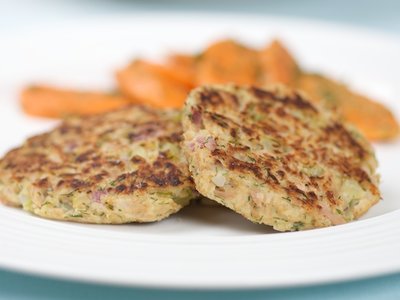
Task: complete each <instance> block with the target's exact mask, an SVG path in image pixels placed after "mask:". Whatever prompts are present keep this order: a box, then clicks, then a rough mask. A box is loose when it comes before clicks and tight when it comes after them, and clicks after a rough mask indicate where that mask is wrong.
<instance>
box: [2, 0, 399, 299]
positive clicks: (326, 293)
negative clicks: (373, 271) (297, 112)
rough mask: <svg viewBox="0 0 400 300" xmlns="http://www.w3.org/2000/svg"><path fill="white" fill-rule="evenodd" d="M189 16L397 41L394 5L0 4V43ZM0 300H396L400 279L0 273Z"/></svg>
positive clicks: (157, 0) (47, 0)
mask: <svg viewBox="0 0 400 300" xmlns="http://www.w3.org/2000/svg"><path fill="white" fill-rule="evenodd" d="M193 10H197V11H205V12H208V11H214V12H216V11H217V12H245V13H253V14H261V15H262V14H265V15H267V14H268V15H278V16H286V17H287V16H289V17H297V18H299V17H300V18H310V19H317V20H327V21H331V22H341V23H348V24H351V25H357V26H363V27H369V28H373V29H379V30H382V31H387V32H392V33H395V34H398V35H400V1H398V0H380V1H376V0H365V1H362V0H355V1H351V0H347V1H346V0H334V1H318V0H298V1H296V0H281V1H278V0H266V1H261V0H247V1H234V0H230V1H228V0H220V1H218V0H196V1H195V0H170V1H168V0H164V1H162V0H149V1H146V0H137V1H133V0H132V1H128V0H114V1H111V0H108V1H107V0H70V1H66V0H16V1H8V0H0V37H1V34H8V33H10V32H11V31H24V30H26V29H28V28H31V27H32V26H38V25H40V24H49V22H52V21H62V20H71V19H74V18H77V17H85V16H88V17H90V16H99V15H106V14H111V13H130V12H138V11H146V12H148V11H181V12H182V11H193ZM0 52H1V45H0ZM399 59H400V53H399ZM0 68H1V66H0ZM0 230H1V229H0ZM2 242H5V241H2ZM0 247H1V242H0ZM399 259H400V253H399ZM0 299H88V300H90V299H149V300H151V299H176V300H179V299H193V300H196V299H219V300H223V299H232V300H235V299H248V300H251V299H277V300H279V299H307V300H308V299H324V300H330V299H363V300H368V299H400V274H394V275H389V276H384V277H379V278H372V279H367V280H360V281H354V282H348V283H339V284H330V285H321V286H316V287H303V288H294V289H275V290H257V291H218V292H211V291H209V292H204V291H202V292H199V291H172V290H151V289H142V288H121V287H109V286H100V285H95V284H84V283H75V282H69V281H62V280H53V279H47V278H41V277H36V276H30V275H24V274H19V273H15V272H10V271H6V270H0Z"/></svg>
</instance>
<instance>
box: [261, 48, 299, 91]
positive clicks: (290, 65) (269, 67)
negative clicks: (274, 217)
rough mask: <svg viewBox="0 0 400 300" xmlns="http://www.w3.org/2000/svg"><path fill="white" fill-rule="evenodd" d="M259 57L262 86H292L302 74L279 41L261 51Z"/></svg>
mask: <svg viewBox="0 0 400 300" xmlns="http://www.w3.org/2000/svg"><path fill="white" fill-rule="evenodd" d="M259 57H260V65H261V70H262V71H261V73H262V74H263V78H262V79H261V82H260V83H261V84H270V83H283V84H292V83H293V82H294V81H295V80H296V78H297V77H298V75H299V73H300V69H299V67H298V66H297V63H296V61H295V59H294V58H293V57H292V56H291V54H290V53H289V51H288V50H287V49H286V48H285V47H284V46H283V45H282V43H281V42H280V41H278V40H275V41H273V42H272V43H271V44H270V45H268V46H267V47H266V48H265V49H263V50H261V51H260V52H259Z"/></svg>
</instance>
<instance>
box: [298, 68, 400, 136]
mask: <svg viewBox="0 0 400 300" xmlns="http://www.w3.org/2000/svg"><path fill="white" fill-rule="evenodd" d="M297 88H299V89H301V90H303V91H305V92H306V93H307V94H308V95H309V96H310V97H311V100H313V101H315V102H319V103H322V104H323V105H324V106H325V107H328V108H331V109H335V110H337V111H338V112H339V113H340V114H341V115H342V116H343V118H344V120H346V121H347V122H349V123H351V124H353V125H354V126H356V127H357V128H358V129H359V130H360V131H361V132H362V133H363V134H364V135H365V136H366V137H367V138H368V139H369V140H374V141H378V140H389V139H393V138H395V137H397V136H398V135H399V133H400V128H399V124H398V123H397V121H396V119H395V117H394V116H393V114H392V113H391V111H390V110H389V109H387V108H386V107H385V106H384V105H382V104H380V103H377V102H375V101H373V100H371V99H369V98H367V97H365V96H362V95H359V94H357V93H354V92H352V91H351V90H349V89H348V88H347V87H346V86H345V85H343V84H341V83H338V82H336V81H334V80H332V79H328V78H326V77H323V76H320V75H316V74H303V75H301V77H300V78H299V80H298V82H297Z"/></svg>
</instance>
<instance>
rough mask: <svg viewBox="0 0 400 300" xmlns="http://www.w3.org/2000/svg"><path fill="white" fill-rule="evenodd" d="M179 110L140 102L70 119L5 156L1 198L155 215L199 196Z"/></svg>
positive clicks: (117, 215)
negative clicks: (183, 147) (184, 146)
mask: <svg viewBox="0 0 400 300" xmlns="http://www.w3.org/2000/svg"><path fill="white" fill-rule="evenodd" d="M181 139H182V127H181V123H180V113H179V112H178V111H174V110H170V111H158V110H152V109H150V108H145V107H141V106H132V107H129V108H126V109H123V110H118V111H115V112H110V113H107V114H103V115H97V116H92V117H86V118H74V119H70V120H67V121H65V122H64V123H62V124H61V125H60V126H59V127H57V128H56V129H54V130H52V131H50V132H48V133H45V134H41V135H38V136H35V137H32V138H30V139H28V140H27V141H26V142H25V143H24V144H23V145H22V146H21V147H19V148H16V149H14V150H11V151H10V152H9V153H7V154H6V155H5V157H4V158H3V159H2V160H1V161H0V199H1V200H2V201H3V202H5V203H6V204H10V205H15V206H23V208H24V209H25V210H27V211H30V212H32V213H34V214H37V215H40V216H42V217H45V218H51V219H60V220H69V221H76V222H88V223H108V224H118V223H128V222H151V221H158V220H161V219H164V218H166V217H168V216H169V215H170V214H172V213H175V212H177V211H178V210H180V209H181V208H182V207H183V206H185V205H186V204H188V203H189V201H190V200H191V199H192V198H194V197H196V195H197V192H196V191H195V188H194V184H193V181H192V179H191V178H190V176H189V171H188V169H187V164H186V161H185V159H184V157H183V155H182V154H181V150H180V147H179V143H180V142H181Z"/></svg>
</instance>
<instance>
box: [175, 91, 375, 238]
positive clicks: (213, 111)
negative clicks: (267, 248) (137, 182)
mask: <svg viewBox="0 0 400 300" xmlns="http://www.w3.org/2000/svg"><path fill="white" fill-rule="evenodd" d="M182 122H183V128H184V143H183V152H184V153H185V156H186V157H187V159H188V163H189V169H190V172H191V174H192V176H193V179H194V181H195V185H196V188H197V190H198V191H199V192H200V193H201V194H202V195H203V196H206V197H208V198H210V199H213V200H215V201H217V202H218V203H220V204H223V205H225V206H227V207H228V208H230V209H232V210H234V211H236V212H238V213H240V214H242V215H243V216H244V217H246V218H247V219H249V220H251V221H253V222H256V223H263V224H267V225H271V226H273V227H274V228H275V229H276V230H279V231H295V230H302V229H309V228H316V227H324V226H330V225H337V224H342V223H345V222H349V221H351V220H353V219H355V218H358V217H359V216H361V215H362V214H364V213H365V212H366V211H367V210H368V209H369V208H370V207H371V206H372V205H373V204H375V203H377V202H378V200H379V199H380V192H379V189H378V181H379V177H378V175H377V174H376V172H375V170H376V167H377V161H376V159H375V155H374V152H373V150H372V148H371V146H370V144H369V143H368V142H367V140H366V139H365V138H364V137H363V136H361V135H360V134H359V133H358V132H357V131H356V130H354V129H353V128H350V127H348V126H347V125H345V124H342V123H341V122H340V121H339V120H338V119H337V118H336V116H335V115H333V114H332V113H330V112H327V111H324V110H322V109H321V108H319V107H317V106H315V105H313V104H312V103H310V102H309V101H308V100H307V99H305V97H304V96H303V95H301V94H300V93H299V92H296V91H292V90H288V89H286V88H284V87H282V86H275V87H270V88H267V89H259V88H256V87H239V86H234V85H225V86H223V85H215V86H205V87H200V88H197V89H195V90H193V91H192V92H191V93H190V95H189V97H188V99H187V102H186V104H185V108H184V113H183V118H182Z"/></svg>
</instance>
